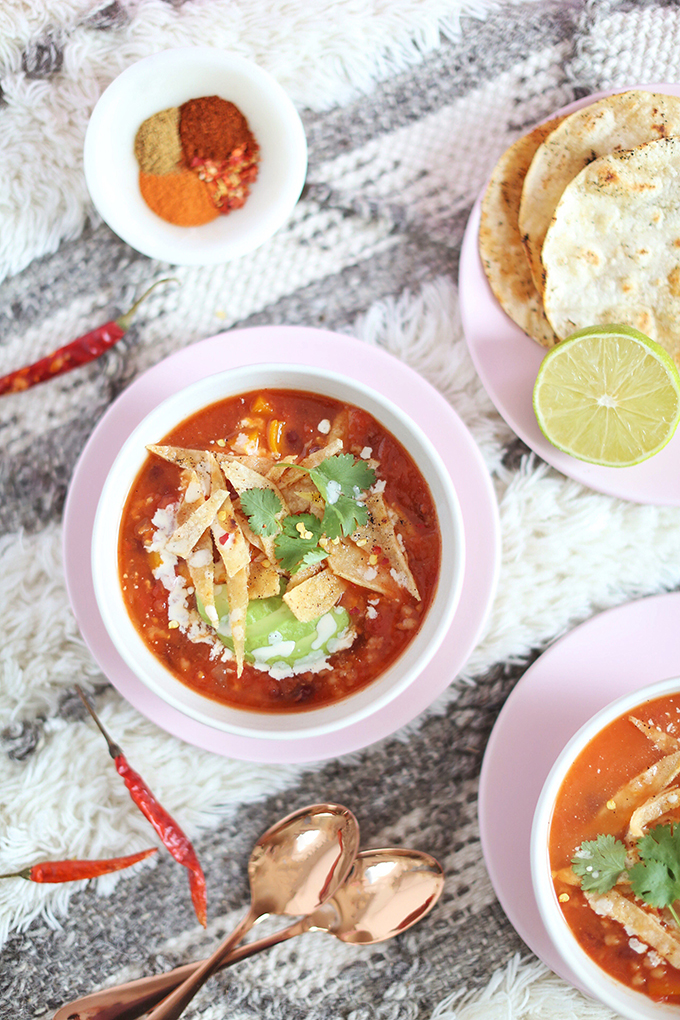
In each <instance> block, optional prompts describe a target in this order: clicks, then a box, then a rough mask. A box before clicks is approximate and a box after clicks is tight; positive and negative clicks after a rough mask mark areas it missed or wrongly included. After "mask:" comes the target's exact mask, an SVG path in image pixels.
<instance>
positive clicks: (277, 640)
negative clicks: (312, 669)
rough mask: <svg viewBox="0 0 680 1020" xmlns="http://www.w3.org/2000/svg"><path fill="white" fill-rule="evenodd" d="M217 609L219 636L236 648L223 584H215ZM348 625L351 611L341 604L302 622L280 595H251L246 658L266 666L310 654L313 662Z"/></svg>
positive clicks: (200, 608)
mask: <svg viewBox="0 0 680 1020" xmlns="http://www.w3.org/2000/svg"><path fill="white" fill-rule="evenodd" d="M196 601H197V604H198V611H199V613H200V615H201V617H202V618H203V620H205V622H206V623H207V624H209V625H210V626H212V624H210V620H209V619H208V616H207V614H206V612H205V609H204V607H203V605H202V603H201V601H200V599H198V598H197V600H196ZM215 609H216V610H217V615H218V617H219V622H218V624H217V627H216V628H215V630H216V632H217V636H218V638H219V639H220V641H222V642H223V644H225V645H226V646H227V648H230V649H231V650H232V651H233V650H234V643H233V641H232V639H231V627H230V625H229V603H228V601H227V597H226V592H225V589H224V587H223V586H222V585H217V586H216V587H215ZM349 625H350V620H349V613H348V612H347V610H346V609H343V608H342V607H341V606H334V607H333V608H332V609H331V610H329V612H327V613H324V614H323V615H322V616H319V617H317V618H316V619H315V620H310V621H309V623H302V622H301V621H300V620H298V619H297V618H296V617H295V616H294V615H293V613H292V612H291V610H290V609H289V608H288V606H287V605H286V603H285V602H284V601H283V598H282V597H281V595H272V596H271V597H270V598H267V599H252V600H251V601H250V602H249V603H248V611H247V613H246V643H245V659H246V661H247V662H254V663H257V664H259V665H264V666H267V665H273V664H274V663H275V662H277V663H278V662H285V663H286V664H287V665H289V666H294V665H295V664H296V663H298V662H299V661H300V660H301V659H305V658H307V657H309V658H310V662H311V661H314V660H321V659H324V658H325V657H326V656H327V655H330V654H331V650H330V649H329V647H328V646H329V643H331V644H332V642H333V641H334V640H337V639H338V638H339V637H340V635H344V632H345V631H346V630H347V628H348V627H349Z"/></svg>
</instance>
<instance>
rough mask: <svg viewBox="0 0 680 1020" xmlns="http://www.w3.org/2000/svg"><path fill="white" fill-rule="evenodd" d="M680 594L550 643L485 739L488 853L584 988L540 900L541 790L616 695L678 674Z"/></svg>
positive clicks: (496, 873) (563, 973) (534, 935)
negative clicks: (535, 876)
mask: <svg viewBox="0 0 680 1020" xmlns="http://www.w3.org/2000/svg"><path fill="white" fill-rule="evenodd" d="M679 619H680V592H672V593H671V594H667V595H653V596H649V597H648V598H644V599H637V600H636V601H635V602H628V603H626V604H625V605H623V606H618V607H617V608H616V609H610V610H608V611H607V612H605V613H600V614H599V615H598V616H594V617H593V618H592V619H590V620H588V621H587V622H586V623H583V624H581V626H580V627H576V628H575V629H574V630H573V631H571V632H570V633H569V634H567V635H566V636H565V637H563V638H560V640H559V641H556V642H555V644H553V645H551V646H550V647H549V648H548V649H547V651H545V652H544V653H543V655H541V656H540V658H539V659H537V660H536V662H535V663H534V664H533V666H531V667H530V668H529V669H528V670H527V671H526V673H525V674H524V676H523V677H522V679H521V680H520V681H519V683H518V684H517V686H516V687H515V689H514V690H513V692H512V693H511V694H510V696H509V698H508V699H507V701H506V703H505V705H504V706H503V709H502V710H501V713H500V715H499V716H498V719H497V720H496V725H495V726H494V728H493V730H492V733H491V737H490V738H489V743H488V745H487V749H486V753H485V755H484V761H483V763H482V772H481V778H480V786H479V826H480V832H481V840H482V851H483V853H484V859H485V861H486V866H487V869H488V872H489V876H490V878H491V882H492V884H493V887H494V889H495V891H496V895H497V896H498V899H499V901H500V903H501V906H502V907H503V909H504V911H505V913H506V914H507V915H508V918H509V919H510V921H511V923H512V925H513V927H514V928H515V929H516V931H517V932H518V934H519V935H520V936H521V938H522V939H523V940H524V942H526V944H527V945H528V946H529V948H530V949H531V950H532V951H533V952H534V953H535V954H536V956H538V957H539V958H540V959H541V960H543V962H544V963H545V964H547V966H548V967H550V968H551V970H554V971H555V973H556V974H559V975H560V977H563V978H564V979H565V980H567V981H569V982H570V983H571V984H573V985H576V987H579V985H578V982H577V980H576V979H575V977H574V976H573V974H572V973H571V971H570V970H569V969H568V968H567V967H566V966H565V964H564V963H563V962H562V960H561V959H560V958H559V956H558V955H557V952H556V950H555V949H554V947H553V945H552V943H551V941H550V939H549V938H548V934H547V932H546V930H545V928H544V927H543V922H542V921H541V918H540V915H539V913H538V907H537V906H536V901H535V900H534V894H533V888H532V883H531V871H530V866H529V838H530V834H531V825H532V821H533V817H534V811H535V808H536V802H537V801H538V796H539V794H540V792H541V789H542V788H543V783H544V782H545V780H546V777H547V775H548V773H549V771H550V769H551V768H552V765H553V762H554V761H555V759H556V758H557V755H558V754H559V752H560V751H561V750H562V748H563V747H564V745H565V744H566V743H567V741H568V740H569V739H570V738H571V737H572V736H573V735H574V733H576V731H577V730H579V729H580V728H581V726H582V725H583V724H584V723H585V722H586V721H587V720H588V719H589V718H590V717H591V716H592V715H594V713H595V712H597V711H599V710H600V709H601V708H604V707H605V705H608V704H609V702H610V701H614V699H615V698H618V697H621V695H623V694H627V693H628V692H629V691H635V690H637V689H638V688H641V687H645V686H646V685H647V684H651V683H654V682H655V681H657V680H664V679H667V678H670V677H674V676H680V627H678V620H679Z"/></svg>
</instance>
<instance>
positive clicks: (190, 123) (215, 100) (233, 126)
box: [179, 96, 252, 166]
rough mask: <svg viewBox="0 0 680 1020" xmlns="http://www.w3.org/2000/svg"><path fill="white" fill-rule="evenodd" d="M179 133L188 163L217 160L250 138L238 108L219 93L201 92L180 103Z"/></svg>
mask: <svg viewBox="0 0 680 1020" xmlns="http://www.w3.org/2000/svg"><path fill="white" fill-rule="evenodd" d="M179 137H180V140H181V142H182V152H183V153H184V158H185V160H186V161H187V164H188V165H189V166H191V165H192V162H193V160H195V159H200V160H204V159H212V160H215V162H217V163H220V162H222V161H223V160H226V159H229V156H230V155H231V154H232V152H233V151H234V149H236V148H238V147H239V146H241V145H243V146H245V145H247V144H248V142H250V141H251V139H252V135H251V134H250V131H249V129H248V121H247V120H246V118H245V117H244V116H243V114H242V113H241V111H240V110H239V108H238V107H237V106H234V104H233V103H230V102H228V101H227V100H226V99H221V98H220V97H219V96H201V97H200V98H199V99H190V100H189V101H188V102H186V103H182V105H181V106H180V108H179Z"/></svg>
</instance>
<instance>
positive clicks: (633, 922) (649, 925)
mask: <svg viewBox="0 0 680 1020" xmlns="http://www.w3.org/2000/svg"><path fill="white" fill-rule="evenodd" d="M583 895H584V896H585V898H586V899H587V901H588V903H589V904H590V906H591V907H592V908H593V910H594V911H595V913H596V914H599V916H600V917H611V918H612V920H613V921H618V922H619V924H622V925H623V926H624V928H625V929H626V933H627V934H628V935H634V936H635V937H636V938H638V939H640V941H641V942H644V943H645V944H646V945H648V946H651V947H652V949H655V950H656V951H657V953H658V954H659V956H662V957H663V958H664V960H668V962H669V963H670V964H671V966H673V967H678V968H680V933H679V934H676V933H675V932H674V931H672V930H671V929H670V928H666V927H665V925H663V924H662V923H661V921H660V920H659V919H658V918H657V917H656V916H655V915H654V914H652V913H647V911H646V910H643V909H642V907H639V906H638V905H637V904H636V903H633V902H632V900H629V899H626V897H625V896H622V895H621V893H619V892H617V891H616V890H615V889H610V890H609V892H606V893H600V894H596V893H590V892H584V894H583Z"/></svg>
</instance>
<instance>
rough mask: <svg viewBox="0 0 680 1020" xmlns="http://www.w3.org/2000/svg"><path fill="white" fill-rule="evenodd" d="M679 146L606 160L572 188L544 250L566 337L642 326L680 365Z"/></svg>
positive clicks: (552, 313) (549, 287) (552, 302)
mask: <svg viewBox="0 0 680 1020" xmlns="http://www.w3.org/2000/svg"><path fill="white" fill-rule="evenodd" d="M679 179H680V138H661V139H659V140H658V141H654V142H648V143H647V144H646V145H641V146H639V147H638V148H637V149H633V150H631V151H626V152H617V153H612V154H610V155H608V156H601V157H600V158H599V159H597V160H595V161H594V162H593V163H591V164H590V166H588V167H586V168H585V170H582V171H581V172H580V173H579V174H578V176H577V177H576V178H575V179H574V180H573V181H572V182H571V183H570V184H569V185H568V186H567V188H565V190H564V194H563V195H562V198H561V199H560V202H559V205H558V207H557V209H556V210H555V215H554V218H553V222H552V224H551V226H550V229H549V230H548V232H547V234H546V238H545V242H544V245H543V262H544V265H545V274H546V283H545V292H544V295H543V302H544V306H545V312H546V315H547V316H548V319H549V320H550V322H551V323H552V326H553V329H554V330H555V332H556V333H557V335H558V336H559V337H560V338H564V337H566V336H568V335H569V334H570V333H572V332H573V331H574V330H575V329H578V328H580V327H582V326H591V325H597V324H607V323H625V324H627V325H630V326H635V327H636V328H637V329H639V330H641V331H642V332H643V333H645V334H646V335H647V336H650V337H651V338H652V339H653V340H656V341H657V342H658V343H660V344H661V345H662V346H663V347H664V348H665V349H666V350H667V351H668V353H669V354H670V355H671V357H673V358H675V360H676V362H678V364H680V188H679V187H678V180H679Z"/></svg>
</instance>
